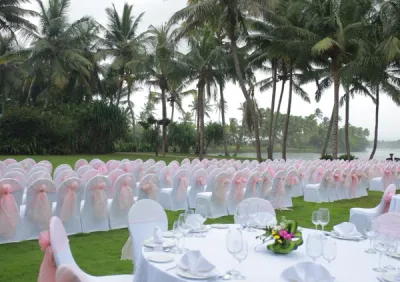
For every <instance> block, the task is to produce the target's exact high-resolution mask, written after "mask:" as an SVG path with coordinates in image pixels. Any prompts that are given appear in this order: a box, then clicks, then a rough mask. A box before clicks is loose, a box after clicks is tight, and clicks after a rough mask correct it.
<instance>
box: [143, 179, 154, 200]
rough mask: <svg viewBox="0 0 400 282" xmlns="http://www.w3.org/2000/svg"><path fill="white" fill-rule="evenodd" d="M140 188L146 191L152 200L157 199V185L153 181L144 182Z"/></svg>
mask: <svg viewBox="0 0 400 282" xmlns="http://www.w3.org/2000/svg"><path fill="white" fill-rule="evenodd" d="M141 188H142V190H143V191H144V192H145V193H147V195H148V197H149V199H152V200H154V201H155V200H156V199H157V186H156V185H155V184H154V183H153V182H149V183H146V184H144V185H143V186H142V187H141Z"/></svg>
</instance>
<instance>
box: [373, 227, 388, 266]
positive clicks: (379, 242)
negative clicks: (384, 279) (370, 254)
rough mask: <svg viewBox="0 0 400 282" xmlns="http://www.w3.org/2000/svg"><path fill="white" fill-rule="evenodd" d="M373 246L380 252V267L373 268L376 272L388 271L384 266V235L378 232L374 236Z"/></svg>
mask: <svg viewBox="0 0 400 282" xmlns="http://www.w3.org/2000/svg"><path fill="white" fill-rule="evenodd" d="M373 246H374V249H375V251H377V252H378V254H379V263H378V267H375V268H373V270H374V271H376V272H386V270H385V269H384V268H382V255H383V253H384V252H385V251H386V247H385V240H384V236H383V235H380V234H378V235H377V236H376V237H375V238H374V242H373Z"/></svg>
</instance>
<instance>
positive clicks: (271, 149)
mask: <svg viewBox="0 0 400 282" xmlns="http://www.w3.org/2000/svg"><path fill="white" fill-rule="evenodd" d="M271 64H272V72H273V74H272V79H273V81H272V100H271V112H270V114H269V134H268V148H267V149H268V159H270V160H272V159H273V158H274V147H273V144H271V143H272V142H271V141H272V140H273V134H274V133H273V132H274V128H273V124H274V111H275V97H276V75H277V71H278V70H277V69H278V68H277V61H276V60H275V59H273V60H272V61H271Z"/></svg>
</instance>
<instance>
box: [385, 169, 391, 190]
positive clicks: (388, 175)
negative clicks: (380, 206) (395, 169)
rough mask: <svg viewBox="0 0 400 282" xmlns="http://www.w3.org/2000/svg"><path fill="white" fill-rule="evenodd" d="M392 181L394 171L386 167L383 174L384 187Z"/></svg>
mask: <svg viewBox="0 0 400 282" xmlns="http://www.w3.org/2000/svg"><path fill="white" fill-rule="evenodd" d="M391 181H392V172H391V171H390V169H385V172H384V174H383V186H384V187H383V189H386V188H387V187H388V186H389V185H390V184H391Z"/></svg>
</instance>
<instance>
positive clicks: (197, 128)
mask: <svg viewBox="0 0 400 282" xmlns="http://www.w3.org/2000/svg"><path fill="white" fill-rule="evenodd" d="M201 91H202V90H201V86H200V82H199V83H198V84H197V105H196V116H195V119H196V149H195V154H196V155H198V154H199V152H200V121H199V107H200V104H199V95H200V94H199V93H200V92H201Z"/></svg>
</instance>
